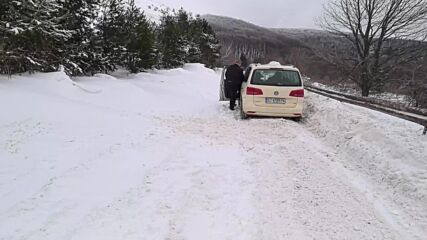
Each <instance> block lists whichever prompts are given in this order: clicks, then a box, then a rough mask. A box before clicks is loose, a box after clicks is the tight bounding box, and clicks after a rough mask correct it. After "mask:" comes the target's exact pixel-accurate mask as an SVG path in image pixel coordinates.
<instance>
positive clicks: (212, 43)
mask: <svg viewBox="0 0 427 240" xmlns="http://www.w3.org/2000/svg"><path fill="white" fill-rule="evenodd" d="M190 29H191V42H192V43H193V45H194V46H196V47H197V48H196V50H193V52H195V53H196V55H195V56H196V59H195V61H196V62H200V63H203V64H205V65H206V66H207V67H214V66H215V65H216V63H217V60H218V58H219V56H220V55H219V50H220V46H219V42H218V39H217V38H216V35H215V32H214V31H213V29H212V27H211V26H210V25H209V23H208V22H207V21H206V19H203V18H201V17H200V16H197V17H196V18H195V19H193V20H192V21H191V28H190ZM193 61H194V60H193Z"/></svg>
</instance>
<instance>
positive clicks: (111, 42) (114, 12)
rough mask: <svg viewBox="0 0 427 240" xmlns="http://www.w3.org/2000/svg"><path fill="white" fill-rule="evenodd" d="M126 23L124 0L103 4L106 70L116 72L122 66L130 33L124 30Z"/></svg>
mask: <svg viewBox="0 0 427 240" xmlns="http://www.w3.org/2000/svg"><path fill="white" fill-rule="evenodd" d="M125 22H126V13H125V5H124V2H123V0H106V1H104V4H103V14H102V20H101V24H100V36H101V39H102V48H103V56H104V58H105V62H106V63H108V68H107V69H106V70H108V71H111V70H115V69H116V66H117V65H120V64H122V61H123V59H124V56H125V54H126V51H127V50H126V41H127V35H128V33H127V32H126V30H125V29H124V26H125Z"/></svg>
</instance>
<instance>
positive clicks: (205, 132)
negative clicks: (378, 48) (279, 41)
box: [0, 64, 427, 240]
mask: <svg viewBox="0 0 427 240" xmlns="http://www.w3.org/2000/svg"><path fill="white" fill-rule="evenodd" d="M218 78H219V77H218V74H217V73H215V72H213V71H211V70H208V69H205V68H203V67H202V66H200V65H197V64H191V65H186V66H185V67H184V68H183V69H175V70H169V71H156V72H152V73H142V74H138V75H130V76H126V75H124V74H120V73H117V74H116V75H115V77H112V76H107V75H97V76H95V77H91V78H79V79H76V82H72V81H70V79H69V78H68V77H66V76H65V75H64V74H63V73H50V74H35V75H31V76H29V75H24V76H15V77H13V78H12V79H9V78H8V77H5V76H0V109H1V116H0V203H1V204H0V239H1V240H13V239H43V240H44V239H52V240H57V239H78V240H81V239H88V240H89V239H90V240H92V239H114V240H116V239H150V240H151V239H162V240H163V239H171V240H175V239H176V240H178V239H189V240H192V239H195V240H200V239H215V240H216V239H233V240H234V239H256V240H258V239H266V240H274V239H296V240H300V239H301V240H304V239H325V240H326V239H357V240H360V239H399V240H400V239H416V240H421V239H426V238H427V203H426V202H427V138H426V137H425V136H421V132H422V127H421V126H418V125H416V124H413V123H410V122H406V121H403V120H400V119H396V118H393V117H390V116H387V115H384V114H381V113H377V112H374V111H371V110H367V109H363V108H360V107H355V106H350V105H348V104H342V103H339V102H336V101H334V100H330V99H327V98H324V97H321V96H318V95H315V94H307V95H308V96H307V98H306V100H307V104H306V105H307V106H306V113H305V119H304V120H303V121H302V122H301V123H296V122H294V121H291V120H286V119H268V118H258V119H250V120H247V121H242V120H239V119H238V117H237V116H238V114H237V112H236V113H233V112H231V111H229V110H228V109H227V105H226V104H221V103H219V102H218V101H217V99H218V96H217V95H218Z"/></svg>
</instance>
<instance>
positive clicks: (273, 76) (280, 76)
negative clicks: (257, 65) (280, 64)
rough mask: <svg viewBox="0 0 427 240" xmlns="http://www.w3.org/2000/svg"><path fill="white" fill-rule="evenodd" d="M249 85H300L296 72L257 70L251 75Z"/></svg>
mask: <svg viewBox="0 0 427 240" xmlns="http://www.w3.org/2000/svg"><path fill="white" fill-rule="evenodd" d="M251 84H253V85H267V86H288V87H299V86H301V85H302V84H301V79H300V76H299V73H298V72H297V71H291V70H283V69H257V70H255V71H254V73H253V75H252V80H251Z"/></svg>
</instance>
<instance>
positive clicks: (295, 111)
mask: <svg viewBox="0 0 427 240" xmlns="http://www.w3.org/2000/svg"><path fill="white" fill-rule="evenodd" d="M303 105H304V104H303V100H299V101H298V104H297V105H296V107H294V108H278V107H260V106H256V105H254V104H250V103H249V104H247V103H244V106H243V111H244V112H245V113H246V114H247V115H249V116H265V117H301V116H302V111H303Z"/></svg>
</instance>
